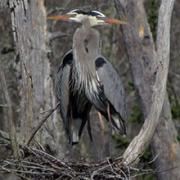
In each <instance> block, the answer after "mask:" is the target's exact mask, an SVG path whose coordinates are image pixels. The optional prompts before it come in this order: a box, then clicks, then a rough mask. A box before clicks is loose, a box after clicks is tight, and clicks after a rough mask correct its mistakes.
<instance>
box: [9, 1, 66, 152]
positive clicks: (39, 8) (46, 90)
mask: <svg viewBox="0 0 180 180" xmlns="http://www.w3.org/2000/svg"><path fill="white" fill-rule="evenodd" d="M9 7H10V9H11V23H12V30H13V38H14V43H15V46H16V53H17V56H18V57H19V59H20V73H21V77H22V78H21V80H20V82H19V92H20V97H21V107H20V109H21V112H20V117H19V122H18V123H19V125H18V128H19V142H20V143H27V141H28V139H29V137H30V135H31V134H32V131H33V129H34V128H35V127H36V126H37V125H38V123H39V121H40V120H41V119H42V118H43V117H44V116H45V115H46V113H47V112H46V111H47V110H49V109H51V108H52V107H54V106H55V98H54V93H53V84H52V79H51V76H50V75H51V69H50V62H49V59H48V58H47V29H46V11H45V7H44V1H43V0H30V1H28V0H19V1H16V0H10V1H9ZM61 135H62V133H60V127H59V124H58V122H57V118H56V113H54V115H52V116H51V117H50V118H49V120H48V121H47V122H46V123H45V125H43V128H42V129H41V130H40V131H39V132H38V134H37V135H36V140H37V141H38V143H40V144H42V145H43V146H44V147H47V148H48V149H50V150H51V151H53V152H56V151H58V152H59V151H60V152H64V151H63V150H62V149H61V148H60V147H62V146H59V145H60V136H61ZM61 150H62V151H61Z"/></svg>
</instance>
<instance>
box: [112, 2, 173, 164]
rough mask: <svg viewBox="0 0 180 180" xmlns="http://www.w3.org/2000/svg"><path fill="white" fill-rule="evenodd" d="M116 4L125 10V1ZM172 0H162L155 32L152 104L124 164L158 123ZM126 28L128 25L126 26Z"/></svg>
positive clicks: (147, 140) (142, 146) (139, 152)
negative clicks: (155, 62)
mask: <svg viewBox="0 0 180 180" xmlns="http://www.w3.org/2000/svg"><path fill="white" fill-rule="evenodd" d="M115 3H116V5H118V6H121V8H122V9H123V11H124V12H126V11H127V9H126V8H127V7H126V5H127V4H128V3H127V1H124V0H115ZM173 5H174V0H169V1H165V0H162V2H161V6H160V10H159V19H158V34H157V55H156V59H157V74H156V77H155V78H156V79H155V83H154V86H153V88H152V89H153V93H152V105H151V107H150V110H149V112H148V115H147V118H146V120H145V122H144V124H143V126H142V128H141V130H140V132H139V134H138V135H137V136H136V137H135V138H134V139H133V140H132V142H131V143H130V144H129V146H128V148H127V149H126V151H125V152H124V154H123V158H124V163H125V165H129V164H131V163H133V162H135V160H137V159H138V157H139V156H140V155H142V153H143V152H144V150H145V148H146V147H147V146H148V145H149V143H150V140H151V138H152V136H153V134H154V131H155V129H156V127H157V124H158V123H159V116H160V113H161V110H162V106H163V103H164V97H165V93H166V81H167V74H168V67H169V54H170V53H169V51H170V50H169V46H170V19H171V14H172V9H173ZM127 28H128V27H127Z"/></svg>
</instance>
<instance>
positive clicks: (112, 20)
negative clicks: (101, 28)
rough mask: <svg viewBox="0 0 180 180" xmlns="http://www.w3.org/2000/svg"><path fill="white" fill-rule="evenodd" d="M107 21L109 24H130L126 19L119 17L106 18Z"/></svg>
mask: <svg viewBox="0 0 180 180" xmlns="http://www.w3.org/2000/svg"><path fill="white" fill-rule="evenodd" d="M104 22H105V23H108V24H117V25H118V24H128V22H126V21H121V20H119V19H114V18H106V19H105V20H104Z"/></svg>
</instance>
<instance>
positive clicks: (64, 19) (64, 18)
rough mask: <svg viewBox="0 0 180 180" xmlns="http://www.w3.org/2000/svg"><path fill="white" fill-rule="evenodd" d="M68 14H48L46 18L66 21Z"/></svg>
mask: <svg viewBox="0 0 180 180" xmlns="http://www.w3.org/2000/svg"><path fill="white" fill-rule="evenodd" d="M69 18H70V16H68V15H63V16H48V17H47V19H49V20H57V21H58V20H61V21H68V20H69Z"/></svg>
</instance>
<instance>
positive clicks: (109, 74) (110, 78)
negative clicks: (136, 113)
mask: <svg viewBox="0 0 180 180" xmlns="http://www.w3.org/2000/svg"><path fill="white" fill-rule="evenodd" d="M97 61H99V62H101V64H99V66H98V68H96V71H97V75H98V77H99V80H100V82H101V84H102V85H103V87H104V93H105V96H106V98H107V99H108V100H109V102H110V103H111V104H112V105H113V106H114V108H115V110H116V111H117V112H118V113H119V114H120V115H121V117H122V118H123V119H124V120H125V119H127V114H126V102H125V92H124V87H123V84H122V82H121V79H120V77H119V75H118V73H117V72H116V70H115V69H114V68H113V66H112V65H111V64H110V63H109V62H108V61H107V60H106V59H105V58H104V57H98V58H97V59H96V62H97ZM96 67H97V66H96Z"/></svg>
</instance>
